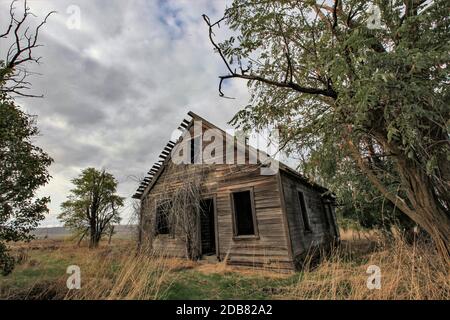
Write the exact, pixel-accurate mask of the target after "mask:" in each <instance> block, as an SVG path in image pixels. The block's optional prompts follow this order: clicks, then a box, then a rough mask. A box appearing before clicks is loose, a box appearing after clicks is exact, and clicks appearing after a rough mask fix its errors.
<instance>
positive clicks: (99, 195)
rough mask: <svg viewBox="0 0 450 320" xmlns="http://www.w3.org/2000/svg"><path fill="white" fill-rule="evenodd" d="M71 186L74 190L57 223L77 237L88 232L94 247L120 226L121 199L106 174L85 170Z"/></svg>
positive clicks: (62, 206)
mask: <svg viewBox="0 0 450 320" xmlns="http://www.w3.org/2000/svg"><path fill="white" fill-rule="evenodd" d="M72 183H73V184H74V185H75V188H74V189H72V190H71V191H70V194H69V196H68V200H67V201H65V202H63V203H62V204H61V210H62V212H61V213H60V215H59V216H58V219H60V220H61V221H62V222H63V223H64V226H65V227H67V228H69V229H71V230H73V231H75V232H76V233H78V234H79V235H80V236H84V235H85V234H87V233H88V232H89V233H90V235H91V244H92V245H94V246H95V245H97V244H98V242H99V241H100V239H101V237H102V236H103V235H104V233H105V232H106V231H107V230H109V229H110V228H111V227H112V226H113V225H114V224H118V223H120V220H121V218H120V213H119V209H120V208H121V207H122V206H123V202H124V198H123V197H120V196H118V195H117V194H116V189H117V181H116V179H115V178H114V176H113V175H112V174H110V173H107V172H105V170H102V171H99V170H96V169H95V168H87V169H84V170H83V171H82V172H81V175H80V176H79V177H78V178H75V179H73V180H72Z"/></svg>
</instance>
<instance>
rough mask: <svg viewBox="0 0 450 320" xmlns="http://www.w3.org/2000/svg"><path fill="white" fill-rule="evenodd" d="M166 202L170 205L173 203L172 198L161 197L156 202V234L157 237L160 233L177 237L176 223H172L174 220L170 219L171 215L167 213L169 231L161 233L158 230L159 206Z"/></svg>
mask: <svg viewBox="0 0 450 320" xmlns="http://www.w3.org/2000/svg"><path fill="white" fill-rule="evenodd" d="M164 203H169V204H170V206H171V205H172V200H171V199H169V198H168V199H160V200H158V201H156V202H155V227H154V235H155V237H157V236H159V235H167V236H171V237H175V232H174V231H175V230H174V224H173V223H172V221H170V217H169V215H166V219H167V228H168V230H169V232H168V233H160V232H159V230H158V208H159V207H161V206H162V205H163V204H164ZM169 214H170V212H169Z"/></svg>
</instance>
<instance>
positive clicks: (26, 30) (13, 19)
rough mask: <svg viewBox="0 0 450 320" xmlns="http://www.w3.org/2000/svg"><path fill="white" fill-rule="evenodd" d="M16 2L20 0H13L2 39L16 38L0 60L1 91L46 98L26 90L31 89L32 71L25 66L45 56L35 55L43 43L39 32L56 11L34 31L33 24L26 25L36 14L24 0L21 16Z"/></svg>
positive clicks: (47, 16) (46, 17)
mask: <svg viewBox="0 0 450 320" xmlns="http://www.w3.org/2000/svg"><path fill="white" fill-rule="evenodd" d="M16 2H17V0H13V1H12V2H11V5H10V10H9V16H10V20H9V24H8V27H7V28H6V31H5V32H4V33H2V34H0V39H5V40H7V39H8V38H12V39H11V42H12V43H11V45H10V46H9V49H8V51H7V54H6V57H5V59H4V60H3V61H0V93H2V94H9V95H11V94H13V95H14V94H15V95H19V96H24V97H42V95H34V94H27V93H25V92H24V91H25V90H28V89H30V88H31V84H30V82H28V81H26V80H25V79H26V78H27V77H28V76H29V75H30V74H32V73H31V72H28V71H27V70H26V69H25V68H24V65H25V64H26V63H27V62H34V63H37V64H39V63H40V60H41V57H36V56H34V55H33V49H36V48H38V47H41V46H42V45H41V44H39V43H38V37H39V31H40V29H41V28H42V26H43V25H44V24H46V23H47V20H48V18H49V17H50V15H52V14H53V13H55V11H51V12H49V13H48V14H47V15H46V16H45V18H44V19H43V20H42V21H41V23H39V24H38V25H37V27H36V28H35V29H34V31H33V32H31V31H30V27H29V26H26V21H27V18H28V17H29V16H33V17H36V16H35V15H34V14H33V13H32V12H31V9H30V8H29V7H28V5H27V1H24V6H23V14H22V16H21V17H17V16H16V8H15V6H14V4H15V3H16Z"/></svg>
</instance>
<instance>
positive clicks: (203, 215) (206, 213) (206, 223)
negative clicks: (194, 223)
mask: <svg viewBox="0 0 450 320" xmlns="http://www.w3.org/2000/svg"><path fill="white" fill-rule="evenodd" d="M200 208H201V212H200V236H201V246H202V254H204V255H211V254H215V253H216V229H215V224H214V200H213V199H211V198H210V199H203V200H201V201H200Z"/></svg>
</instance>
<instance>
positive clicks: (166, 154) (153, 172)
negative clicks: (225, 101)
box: [132, 111, 329, 199]
mask: <svg viewBox="0 0 450 320" xmlns="http://www.w3.org/2000/svg"><path fill="white" fill-rule="evenodd" d="M188 116H189V117H190V119H189V118H188V119H183V121H182V122H181V123H180V125H179V126H178V130H179V131H180V132H181V135H180V137H179V138H178V139H177V141H172V140H169V142H167V144H166V146H165V147H164V148H163V150H162V151H161V153H160V155H159V159H160V160H158V161H157V162H155V163H154V164H153V166H152V167H151V168H150V170H149V171H148V172H147V176H146V177H145V178H144V179H143V180H142V181H141V183H140V184H139V187H138V189H137V190H136V192H135V193H134V194H133V196H132V198H134V199H142V197H143V196H144V195H145V194H147V193H148V192H149V191H150V190H151V189H152V187H153V185H154V184H155V183H156V182H157V181H158V178H159V177H160V175H161V174H162V172H163V171H164V169H165V167H166V165H167V163H168V161H170V159H171V152H172V150H173V148H174V147H175V146H176V145H177V144H178V143H179V142H180V140H181V139H182V138H183V136H184V134H185V133H186V132H187V131H189V129H190V128H191V126H192V125H193V123H194V120H200V121H202V123H204V124H206V125H207V126H208V127H211V128H215V129H218V130H220V131H221V132H222V133H224V134H225V135H229V134H228V133H227V132H226V131H224V130H222V129H221V128H219V127H218V126H216V125H214V124H212V123H211V122H209V121H208V120H206V119H204V118H202V117H201V116H199V115H197V114H196V113H194V112H192V111H189V112H188ZM249 148H251V149H252V150H253V152H263V151H261V150H259V149H256V148H254V147H252V146H249ZM263 153H264V154H265V155H266V156H267V157H269V155H268V154H267V153H265V152H263ZM272 160H275V159H272ZM275 161H277V162H278V163H279V170H282V171H283V172H286V173H287V174H290V175H291V176H294V177H295V178H297V179H299V180H301V181H302V183H304V184H306V185H308V186H310V187H312V188H314V189H315V190H317V191H318V192H321V193H329V190H328V189H327V188H325V187H322V186H320V185H318V184H316V183H314V182H312V181H310V180H308V179H307V178H306V177H304V176H303V175H301V174H300V173H299V172H298V171H296V170H294V169H292V168H290V167H289V166H288V165H286V164H284V163H282V162H281V161H278V160H275Z"/></svg>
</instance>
